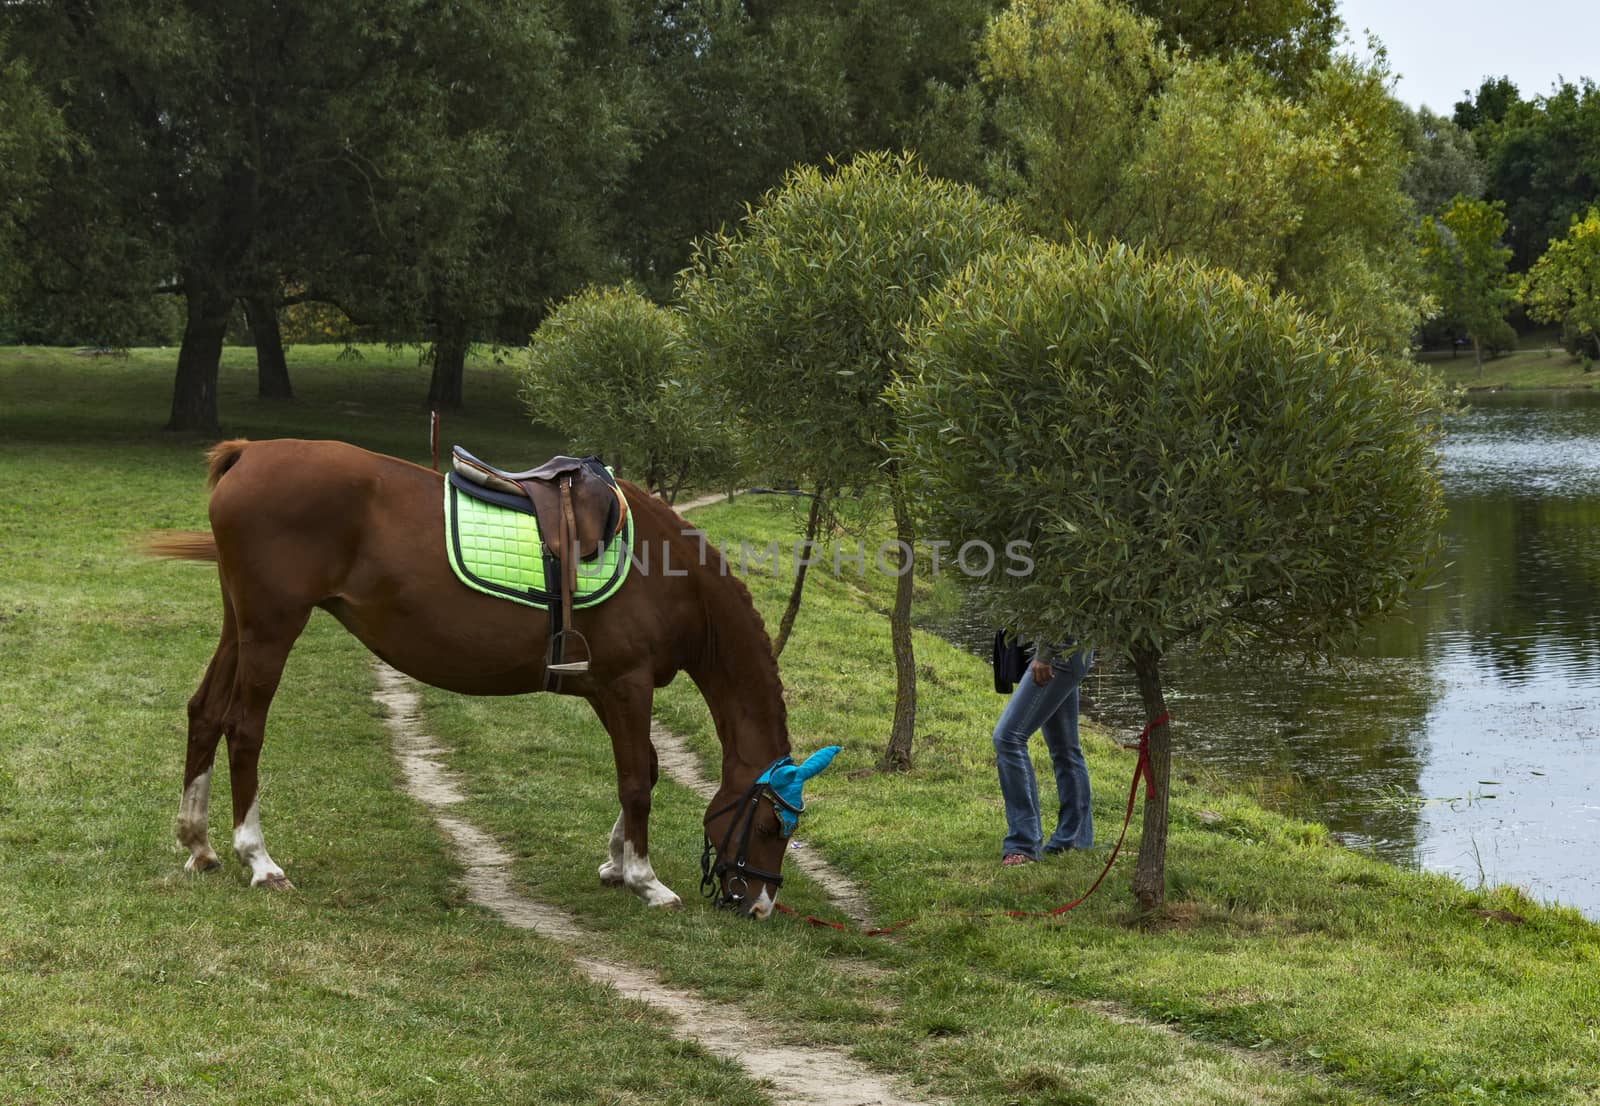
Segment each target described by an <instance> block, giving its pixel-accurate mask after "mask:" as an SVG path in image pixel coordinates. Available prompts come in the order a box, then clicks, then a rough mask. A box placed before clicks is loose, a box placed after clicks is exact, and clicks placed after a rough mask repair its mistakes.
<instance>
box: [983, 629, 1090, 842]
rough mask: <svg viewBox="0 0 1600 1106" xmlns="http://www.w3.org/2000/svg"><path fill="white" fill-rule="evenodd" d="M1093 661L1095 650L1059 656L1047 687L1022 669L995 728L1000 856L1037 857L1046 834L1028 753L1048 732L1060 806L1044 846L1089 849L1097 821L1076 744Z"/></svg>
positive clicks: (1047, 739) (1082, 761) (1086, 772)
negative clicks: (1082, 690) (1081, 689)
mask: <svg viewBox="0 0 1600 1106" xmlns="http://www.w3.org/2000/svg"><path fill="white" fill-rule="evenodd" d="M1092 664H1094V650H1092V649H1089V650H1085V651H1080V652H1077V653H1073V654H1072V655H1071V656H1070V657H1067V658H1064V659H1057V660H1056V661H1055V662H1054V663H1053V664H1052V668H1053V670H1054V673H1055V675H1054V676H1053V677H1052V678H1051V679H1050V680H1049V682H1047V683H1046V684H1045V685H1044V686H1043V687H1040V686H1039V685H1038V684H1036V683H1034V682H1033V673H1032V672H1031V671H1030V672H1027V673H1024V674H1023V677H1022V682H1021V683H1019V684H1018V685H1017V689H1016V690H1015V691H1013V692H1012V693H1011V698H1010V700H1008V701H1007V702H1006V709H1005V710H1004V711H1003V712H1001V715H1000V721H999V723H998V724H997V725H996V726H995V728H994V761H995V767H996V768H998V769H999V772H1000V796H1001V798H1002V799H1004V800H1005V805H1006V839H1005V843H1004V844H1002V845H1001V846H1000V853H1001V855H1002V856H1006V855H1009V854H1011V853H1021V854H1023V855H1024V856H1028V857H1031V858H1033V859H1034V860H1037V859H1039V849H1040V845H1041V842H1042V841H1043V835H1042V832H1041V830H1040V828H1039V785H1038V781H1037V780H1036V779H1035V778H1034V774H1033V761H1032V760H1030V759H1029V757H1028V741H1029V739H1030V738H1032V737H1033V735H1034V734H1035V733H1036V732H1038V731H1040V730H1043V731H1044V743H1045V747H1046V748H1047V749H1049V750H1050V761H1051V764H1052V766H1053V767H1054V768H1055V776H1056V798H1057V799H1058V800H1060V804H1061V807H1060V811H1059V812H1058V813H1057V815H1056V829H1055V832H1054V833H1053V834H1051V835H1050V840H1049V841H1048V842H1047V843H1044V846H1043V847H1044V848H1045V849H1047V850H1049V851H1051V852H1058V851H1060V850H1063V849H1087V848H1088V847H1089V846H1091V845H1093V844H1094V821H1093V818H1092V816H1091V815H1090V813H1089V766H1088V765H1087V764H1085V763H1084V760H1083V750H1082V749H1080V748H1079V747H1078V685H1079V684H1080V683H1082V682H1083V677H1084V675H1085V674H1086V673H1087V672H1088V671H1089V667H1090V665H1092Z"/></svg>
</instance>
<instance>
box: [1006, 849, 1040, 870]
mask: <svg viewBox="0 0 1600 1106" xmlns="http://www.w3.org/2000/svg"><path fill="white" fill-rule="evenodd" d="M1000 863H1001V865H1003V866H1004V867H1007V868H1015V867H1016V866H1017V865H1018V864H1032V863H1033V857H1031V856H1029V855H1027V854H1026V853H1006V855H1005V856H1003V857H1001V858H1000Z"/></svg>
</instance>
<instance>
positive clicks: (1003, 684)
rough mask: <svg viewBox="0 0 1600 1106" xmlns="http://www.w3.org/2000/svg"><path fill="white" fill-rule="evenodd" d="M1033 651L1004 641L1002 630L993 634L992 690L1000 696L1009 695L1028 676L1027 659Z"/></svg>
mask: <svg viewBox="0 0 1600 1106" xmlns="http://www.w3.org/2000/svg"><path fill="white" fill-rule="evenodd" d="M1032 655H1033V650H1032V649H1029V648H1028V647H1027V646H1025V645H1023V644H1022V643H1021V642H1020V641H1016V640H1012V641H1009V642H1008V641H1007V640H1006V632H1005V631H1004V630H996V631H995V632H994V689H995V690H996V691H998V692H999V693H1000V694H1001V695H1010V694H1011V692H1012V689H1013V688H1015V687H1016V686H1017V684H1019V683H1021V682H1022V677H1024V676H1026V675H1027V674H1028V658H1029V657H1031V656H1032Z"/></svg>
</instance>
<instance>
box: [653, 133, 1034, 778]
mask: <svg viewBox="0 0 1600 1106" xmlns="http://www.w3.org/2000/svg"><path fill="white" fill-rule="evenodd" d="M1017 233H1018V232H1017V230H1016V226H1015V223H1014V221H1013V219H1012V217H1011V215H1010V213H1009V211H1008V210H1007V209H1005V208H1002V207H999V206H997V205H995V204H993V203H991V202H990V201H988V200H986V199H985V198H984V197H983V196H982V195H981V194H980V193H979V192H977V191H976V190H975V189H972V188H969V187H966V186H963V185H956V184H951V183H949V182H947V181H940V180H936V179H933V178H931V177H929V176H928V175H927V174H926V173H925V172H923V171H922V170H921V169H920V168H919V167H918V165H917V164H916V163H915V161H914V160H913V159H911V158H910V157H909V156H905V155H901V156H893V155H889V154H882V153H875V154H864V155H862V156H861V157H859V158H857V159H856V160H854V161H852V162H851V163H849V164H848V165H845V166H842V167H830V168H829V169H828V170H823V169H819V168H815V167H806V168H801V169H797V170H795V171H794V172H792V173H791V174H790V175H789V177H788V179H787V180H786V181H785V182H784V184H783V186H782V187H780V188H777V189H775V190H774V191H772V192H771V193H769V194H768V195H767V196H766V197H765V199H764V200H763V201H762V203H761V204H760V205H759V206H758V207H756V208H754V209H753V210H752V211H751V212H750V214H749V215H748V217H747V218H746V219H745V220H744V222H743V223H742V224H741V225H740V226H739V227H738V229H737V230H736V231H734V232H731V233H725V234H719V235H716V236H713V237H712V238H710V239H708V240H706V241H704V242H702V243H701V244H700V246H699V248H698V249H697V252H696V255H695V258H694V263H693V265H692V266H691V267H690V269H689V270H688V271H687V272H686V274H685V278H684V280H683V282H682V284H681V287H680V291H679V294H680V298H681V300H682V303H683V306H684V308H685V310H686V311H687V312H688V315H689V318H690V325H691V328H692V331H693V333H694V335H695V337H696V340H697V342H698V343H699V344H700V346H701V347H702V348H703V350H704V354H705V356H706V358H707V363H708V365H709V367H710V370H711V373H712V377H713V379H714V380H715V381H716V382H717V385H718V387H719V388H720V389H721V390H722V391H723V392H724V393H725V394H726V395H727V396H728V399H729V405H730V407H731V408H732V409H733V411H734V412H735V413H736V414H738V415H739V416H740V417H741V419H742V420H743V421H744V422H745V423H746V424H748V426H749V428H750V433H751V437H752V445H753V446H754V448H755V450H756V452H757V454H758V456H761V457H763V458H765V459H768V463H769V464H771V465H775V466H779V467H781V468H782V469H783V470H784V473H783V474H784V475H788V476H789V477H791V478H792V479H794V480H796V481H797V482H800V483H802V484H804V485H806V486H808V487H814V488H821V489H838V488H846V487H881V488H884V489H885V490H886V491H887V493H888V500H889V502H890V504H891V505H892V507H893V512H894V523H895V536H896V539H897V540H898V542H899V543H900V548H899V553H898V563H897V565H896V574H897V577H898V579H897V583H896V587H895V602H894V609H893V612H892V613H891V615H890V619H889V623H890V629H891V633H890V637H891V640H892V642H893V647H894V658H895V674H896V693H895V711H894V723H893V727H892V729H891V731H890V736H889V744H888V748H887V749H886V751H885V753H884V756H883V765H884V767H886V768H890V769H905V768H909V767H910V765H911V745H912V727H913V723H914V719H915V715H916V667H915V663H914V660H913V656H912V647H911V594H912V582H913V581H912V565H911V555H912V551H913V550H914V546H915V538H916V534H915V527H914V525H913V521H912V504H911V502H910V500H909V498H908V497H907V495H906V493H905V489H904V486H903V482H902V480H901V477H900V471H899V464H898V462H897V461H896V459H895V458H894V456H893V454H891V452H890V450H889V444H888V443H889V440H890V438H891V437H892V436H893V435H894V433H895V430H896V425H895V413H894V410H893V409H892V408H891V407H889V406H888V404H886V403H885V402H884V398H883V397H884V389H885V387H886V386H887V385H888V384H889V382H890V381H891V380H892V379H893V377H894V374H895V372H896V370H897V369H898V366H899V363H900V360H901V358H902V357H903V356H904V354H905V352H906V343H905V334H904V328H905V326H906V324H907V323H908V322H910V320H911V319H912V318H913V317H914V316H915V314H916V311H917V305H918V303H919V302H920V301H921V300H922V298H923V297H925V296H928V295H931V294H933V293H934V292H936V291H937V290H938V288H939V286H940V285H941V284H942V283H943V282H944V281H945V280H946V279H947V278H948V277H949V276H950V274H952V273H954V272H957V271H959V270H960V269H961V268H962V267H963V266H964V265H966V264H967V263H968V262H969V261H970V260H971V259H972V258H974V257H976V256H978V255H979V254H981V253H983V252H985V251H988V250H992V249H996V248H998V247H1000V246H1002V245H1004V244H1005V243H1007V242H1009V241H1012V240H1013V238H1014V237H1015V236H1016V234H1017Z"/></svg>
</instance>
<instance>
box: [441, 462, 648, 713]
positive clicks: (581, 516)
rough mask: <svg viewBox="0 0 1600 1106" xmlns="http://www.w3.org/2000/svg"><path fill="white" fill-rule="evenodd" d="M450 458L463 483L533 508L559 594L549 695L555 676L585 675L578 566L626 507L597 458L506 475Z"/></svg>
mask: <svg viewBox="0 0 1600 1106" xmlns="http://www.w3.org/2000/svg"><path fill="white" fill-rule="evenodd" d="M450 452H451V464H452V466H453V467H454V469H455V471H456V472H457V473H458V474H460V475H461V476H462V477H463V478H464V479H467V480H470V481H472V482H473V483H475V484H480V485H482V486H483V487H486V488H489V489H492V490H494V491H497V492H502V493H505V494H507V495H516V496H522V497H524V498H526V499H527V500H528V501H529V502H530V503H531V504H532V506H533V515H534V518H535V519H536V520H537V522H538V524H539V535H540V538H541V539H542V540H543V542H544V556H545V558H546V560H547V561H549V562H553V565H554V566H555V568H556V570H557V571H556V573H555V576H556V579H558V580H559V581H560V588H561V606H560V609H559V611H557V610H554V609H552V610H551V612H550V614H551V619H550V645H549V651H548V653H547V654H546V657H545V670H546V673H547V678H546V687H547V688H549V689H550V690H555V686H556V685H557V684H558V683H559V677H560V676H562V675H566V674H579V673H583V672H587V671H588V670H589V661H590V659H591V656H592V654H591V653H590V652H589V642H588V640H587V639H586V638H585V637H584V636H583V635H582V634H581V633H579V632H578V631H577V630H576V629H574V628H573V626H572V594H573V592H574V591H575V590H576V589H577V579H578V562H579V561H587V560H589V559H590V558H592V557H594V556H596V555H597V554H598V553H599V552H600V550H601V548H602V547H603V546H605V545H606V544H607V543H608V542H610V541H611V540H612V539H613V538H614V537H616V536H617V535H618V534H620V533H621V532H622V527H623V523H624V522H625V521H626V519H627V517H628V501H627V499H626V497H624V496H623V494H622V489H621V488H619V487H618V486H617V482H616V480H615V479H614V478H613V477H612V475H611V473H610V471H608V470H607V469H606V467H605V465H604V464H602V463H601V461H600V459H599V458H598V457H564V456H562V457H552V458H550V460H548V461H546V462H545V463H544V464H542V465H539V466H538V467H537V468H531V469H527V470H525V471H523V472H507V471H506V470H505V469H500V468H496V467H495V466H493V465H491V464H488V463H487V462H485V461H480V460H478V458H476V457H474V456H473V455H472V454H470V453H468V452H467V451H466V450H464V449H462V448H461V447H460V446H455V447H453V448H452V449H451V451H450ZM558 618H559V621H558V620H557V619H558ZM568 638H572V639H575V640H576V641H577V642H578V643H581V644H582V646H583V656H582V659H581V660H574V659H569V658H567V657H566V655H565V654H566V649H565V646H566V642H567V639H568Z"/></svg>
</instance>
